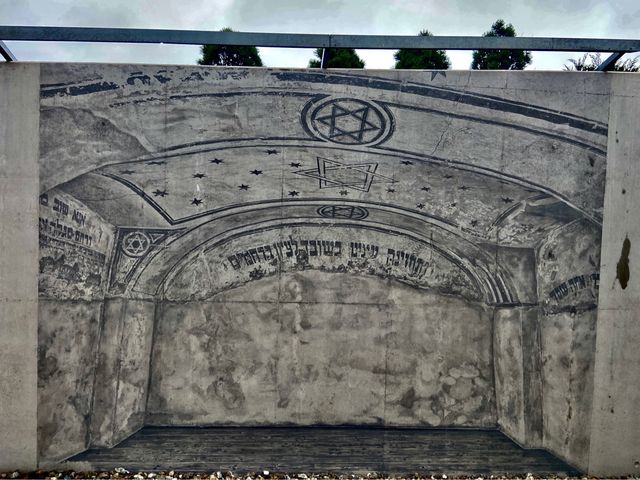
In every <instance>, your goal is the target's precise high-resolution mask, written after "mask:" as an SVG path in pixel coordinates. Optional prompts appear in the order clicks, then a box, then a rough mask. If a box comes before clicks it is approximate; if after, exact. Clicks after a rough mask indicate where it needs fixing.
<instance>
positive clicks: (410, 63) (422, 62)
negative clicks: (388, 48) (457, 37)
mask: <svg viewBox="0 0 640 480" xmlns="http://www.w3.org/2000/svg"><path fill="white" fill-rule="evenodd" d="M418 35H419V36H420V37H431V36H432V35H431V32H429V30H422V31H421V32H420V33H419V34H418ZM393 58H395V60H396V66H395V68H397V69H424V70H447V69H448V68H449V67H451V62H450V61H449V57H448V56H447V52H445V51H444V50H427V49H423V48H401V49H400V50H398V51H397V52H396V53H394V54H393Z"/></svg>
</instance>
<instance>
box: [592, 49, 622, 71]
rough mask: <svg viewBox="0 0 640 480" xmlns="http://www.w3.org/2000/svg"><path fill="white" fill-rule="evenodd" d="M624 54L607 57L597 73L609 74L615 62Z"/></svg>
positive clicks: (618, 53) (617, 53) (619, 53)
mask: <svg viewBox="0 0 640 480" xmlns="http://www.w3.org/2000/svg"><path fill="white" fill-rule="evenodd" d="M623 55H624V52H616V53H613V54H611V55H610V56H608V57H607V58H606V59H605V60H604V62H602V63H601V64H600V65H599V66H598V68H597V70H598V71H599V72H610V71H611V70H613V69H614V67H615V66H616V62H617V61H618V60H620V59H621V58H622V56H623Z"/></svg>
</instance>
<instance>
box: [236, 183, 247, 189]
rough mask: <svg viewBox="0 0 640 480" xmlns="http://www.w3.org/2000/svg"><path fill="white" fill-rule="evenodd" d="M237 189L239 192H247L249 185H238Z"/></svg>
mask: <svg viewBox="0 0 640 480" xmlns="http://www.w3.org/2000/svg"><path fill="white" fill-rule="evenodd" d="M238 188H239V189H240V190H249V185H245V184H244V183H243V184H242V185H238Z"/></svg>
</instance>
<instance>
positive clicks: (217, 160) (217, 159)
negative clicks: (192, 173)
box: [209, 158, 224, 165]
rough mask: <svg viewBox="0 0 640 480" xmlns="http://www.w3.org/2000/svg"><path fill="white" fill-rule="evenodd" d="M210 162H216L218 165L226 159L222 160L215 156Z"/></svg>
mask: <svg viewBox="0 0 640 480" xmlns="http://www.w3.org/2000/svg"><path fill="white" fill-rule="evenodd" d="M209 163H215V164H216V165H220V164H221V163H224V160H220V159H219V158H214V159H213V160H209Z"/></svg>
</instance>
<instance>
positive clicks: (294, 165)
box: [289, 162, 302, 168]
mask: <svg viewBox="0 0 640 480" xmlns="http://www.w3.org/2000/svg"><path fill="white" fill-rule="evenodd" d="M289 165H291V166H292V167H294V168H300V167H301V166H302V164H301V163H298V162H291V163H290V164H289Z"/></svg>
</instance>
